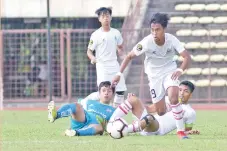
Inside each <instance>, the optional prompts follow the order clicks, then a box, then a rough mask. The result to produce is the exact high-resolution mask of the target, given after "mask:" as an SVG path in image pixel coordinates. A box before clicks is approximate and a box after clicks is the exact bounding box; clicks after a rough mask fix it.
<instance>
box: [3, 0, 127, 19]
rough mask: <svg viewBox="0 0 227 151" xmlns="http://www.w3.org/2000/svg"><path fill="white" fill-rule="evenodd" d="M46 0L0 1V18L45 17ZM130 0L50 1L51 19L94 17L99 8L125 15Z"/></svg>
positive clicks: (118, 15) (121, 15)
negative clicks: (111, 9)
mask: <svg viewBox="0 0 227 151" xmlns="http://www.w3.org/2000/svg"><path fill="white" fill-rule="evenodd" d="M46 1H47V0H0V2H1V7H0V13H1V14H0V17H9V18H10V17H12V18H19V17H20V18H26V17H28V18H40V17H46V14H47V13H46V6H47V5H46ZM130 3H131V0H50V12H51V13H50V14H51V16H52V17H94V16H95V13H94V12H95V10H96V9H97V8H99V7H102V6H105V7H112V8H113V16H117V17H124V16H126V15H127V12H128V9H129V6H130Z"/></svg>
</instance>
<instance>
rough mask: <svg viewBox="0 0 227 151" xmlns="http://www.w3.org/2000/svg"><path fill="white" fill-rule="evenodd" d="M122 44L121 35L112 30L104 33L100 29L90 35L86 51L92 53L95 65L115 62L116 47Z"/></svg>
mask: <svg viewBox="0 0 227 151" xmlns="http://www.w3.org/2000/svg"><path fill="white" fill-rule="evenodd" d="M122 43H123V38H122V36H121V33H120V32H119V31H118V30H117V29H114V28H110V31H108V32H104V31H103V29H102V27H100V28H99V29H97V30H96V31H95V32H93V33H92V35H91V38H90V42H89V45H88V49H90V50H92V51H94V50H95V57H96V61H97V63H111V61H117V46H118V45H121V44H122Z"/></svg>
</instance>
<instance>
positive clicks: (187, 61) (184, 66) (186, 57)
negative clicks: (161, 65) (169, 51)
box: [180, 50, 191, 71]
mask: <svg viewBox="0 0 227 151" xmlns="http://www.w3.org/2000/svg"><path fill="white" fill-rule="evenodd" d="M180 56H181V57H183V58H184V59H183V62H182V63H181V66H180V69H182V70H183V71H184V70H186V69H187V68H188V67H189V65H190V64H191V56H190V54H189V53H188V51H187V50H184V51H183V52H181V53H180Z"/></svg>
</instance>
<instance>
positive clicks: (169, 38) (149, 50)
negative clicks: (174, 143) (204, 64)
mask: <svg viewBox="0 0 227 151" xmlns="http://www.w3.org/2000/svg"><path fill="white" fill-rule="evenodd" d="M168 20H169V18H168V16H167V14H161V13H156V14H154V15H153V16H152V18H151V21H150V27H151V34H150V35H148V36H147V37H145V38H144V39H143V40H142V41H140V42H139V43H138V44H137V45H136V46H135V47H134V48H133V50H132V51H131V52H130V53H129V54H128V55H127V56H126V58H125V59H124V60H123V62H122V64H121V67H120V72H121V73H123V71H124V70H125V68H126V66H127V65H128V63H129V62H130V60H132V58H134V57H136V56H139V55H141V54H143V53H145V56H146V58H145V61H144V68H145V72H146V74H147V76H148V80H149V87H150V93H151V98H152V102H153V103H154V106H155V108H156V110H157V113H158V115H160V116H162V115H164V114H165V113H166V108H165V94H166V92H167V94H168V97H169V100H170V103H171V108H172V113H173V115H174V117H175V121H176V126H177V135H178V137H179V138H181V139H184V138H188V137H187V135H186V134H185V127H184V121H183V109H182V106H181V104H180V103H179V102H178V92H179V88H178V86H179V81H178V78H179V77H180V76H181V75H182V73H183V71H184V70H185V69H187V68H188V66H189V64H190V61H191V57H190V55H189V53H188V52H187V50H185V48H184V47H183V45H182V44H181V42H180V41H179V40H178V39H177V38H176V37H175V36H173V35H171V34H169V33H165V29H166V27H167V24H168ZM175 52H178V53H179V54H180V55H181V56H182V57H183V58H184V60H183V62H182V64H181V66H180V67H179V68H177V64H176V62H175V61H173V58H174V56H175ZM120 79H121V77H120V76H119V75H116V76H115V78H114V79H113V80H112V84H113V85H115V84H117V83H118V82H119V80H120Z"/></svg>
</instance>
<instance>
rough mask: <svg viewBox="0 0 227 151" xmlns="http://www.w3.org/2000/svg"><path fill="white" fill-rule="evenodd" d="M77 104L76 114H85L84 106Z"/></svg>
mask: <svg viewBox="0 0 227 151" xmlns="http://www.w3.org/2000/svg"><path fill="white" fill-rule="evenodd" d="M75 104H76V112H75V114H78V113H81V112H83V110H84V109H83V107H82V105H81V104H79V103H77V102H76V103H75Z"/></svg>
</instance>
